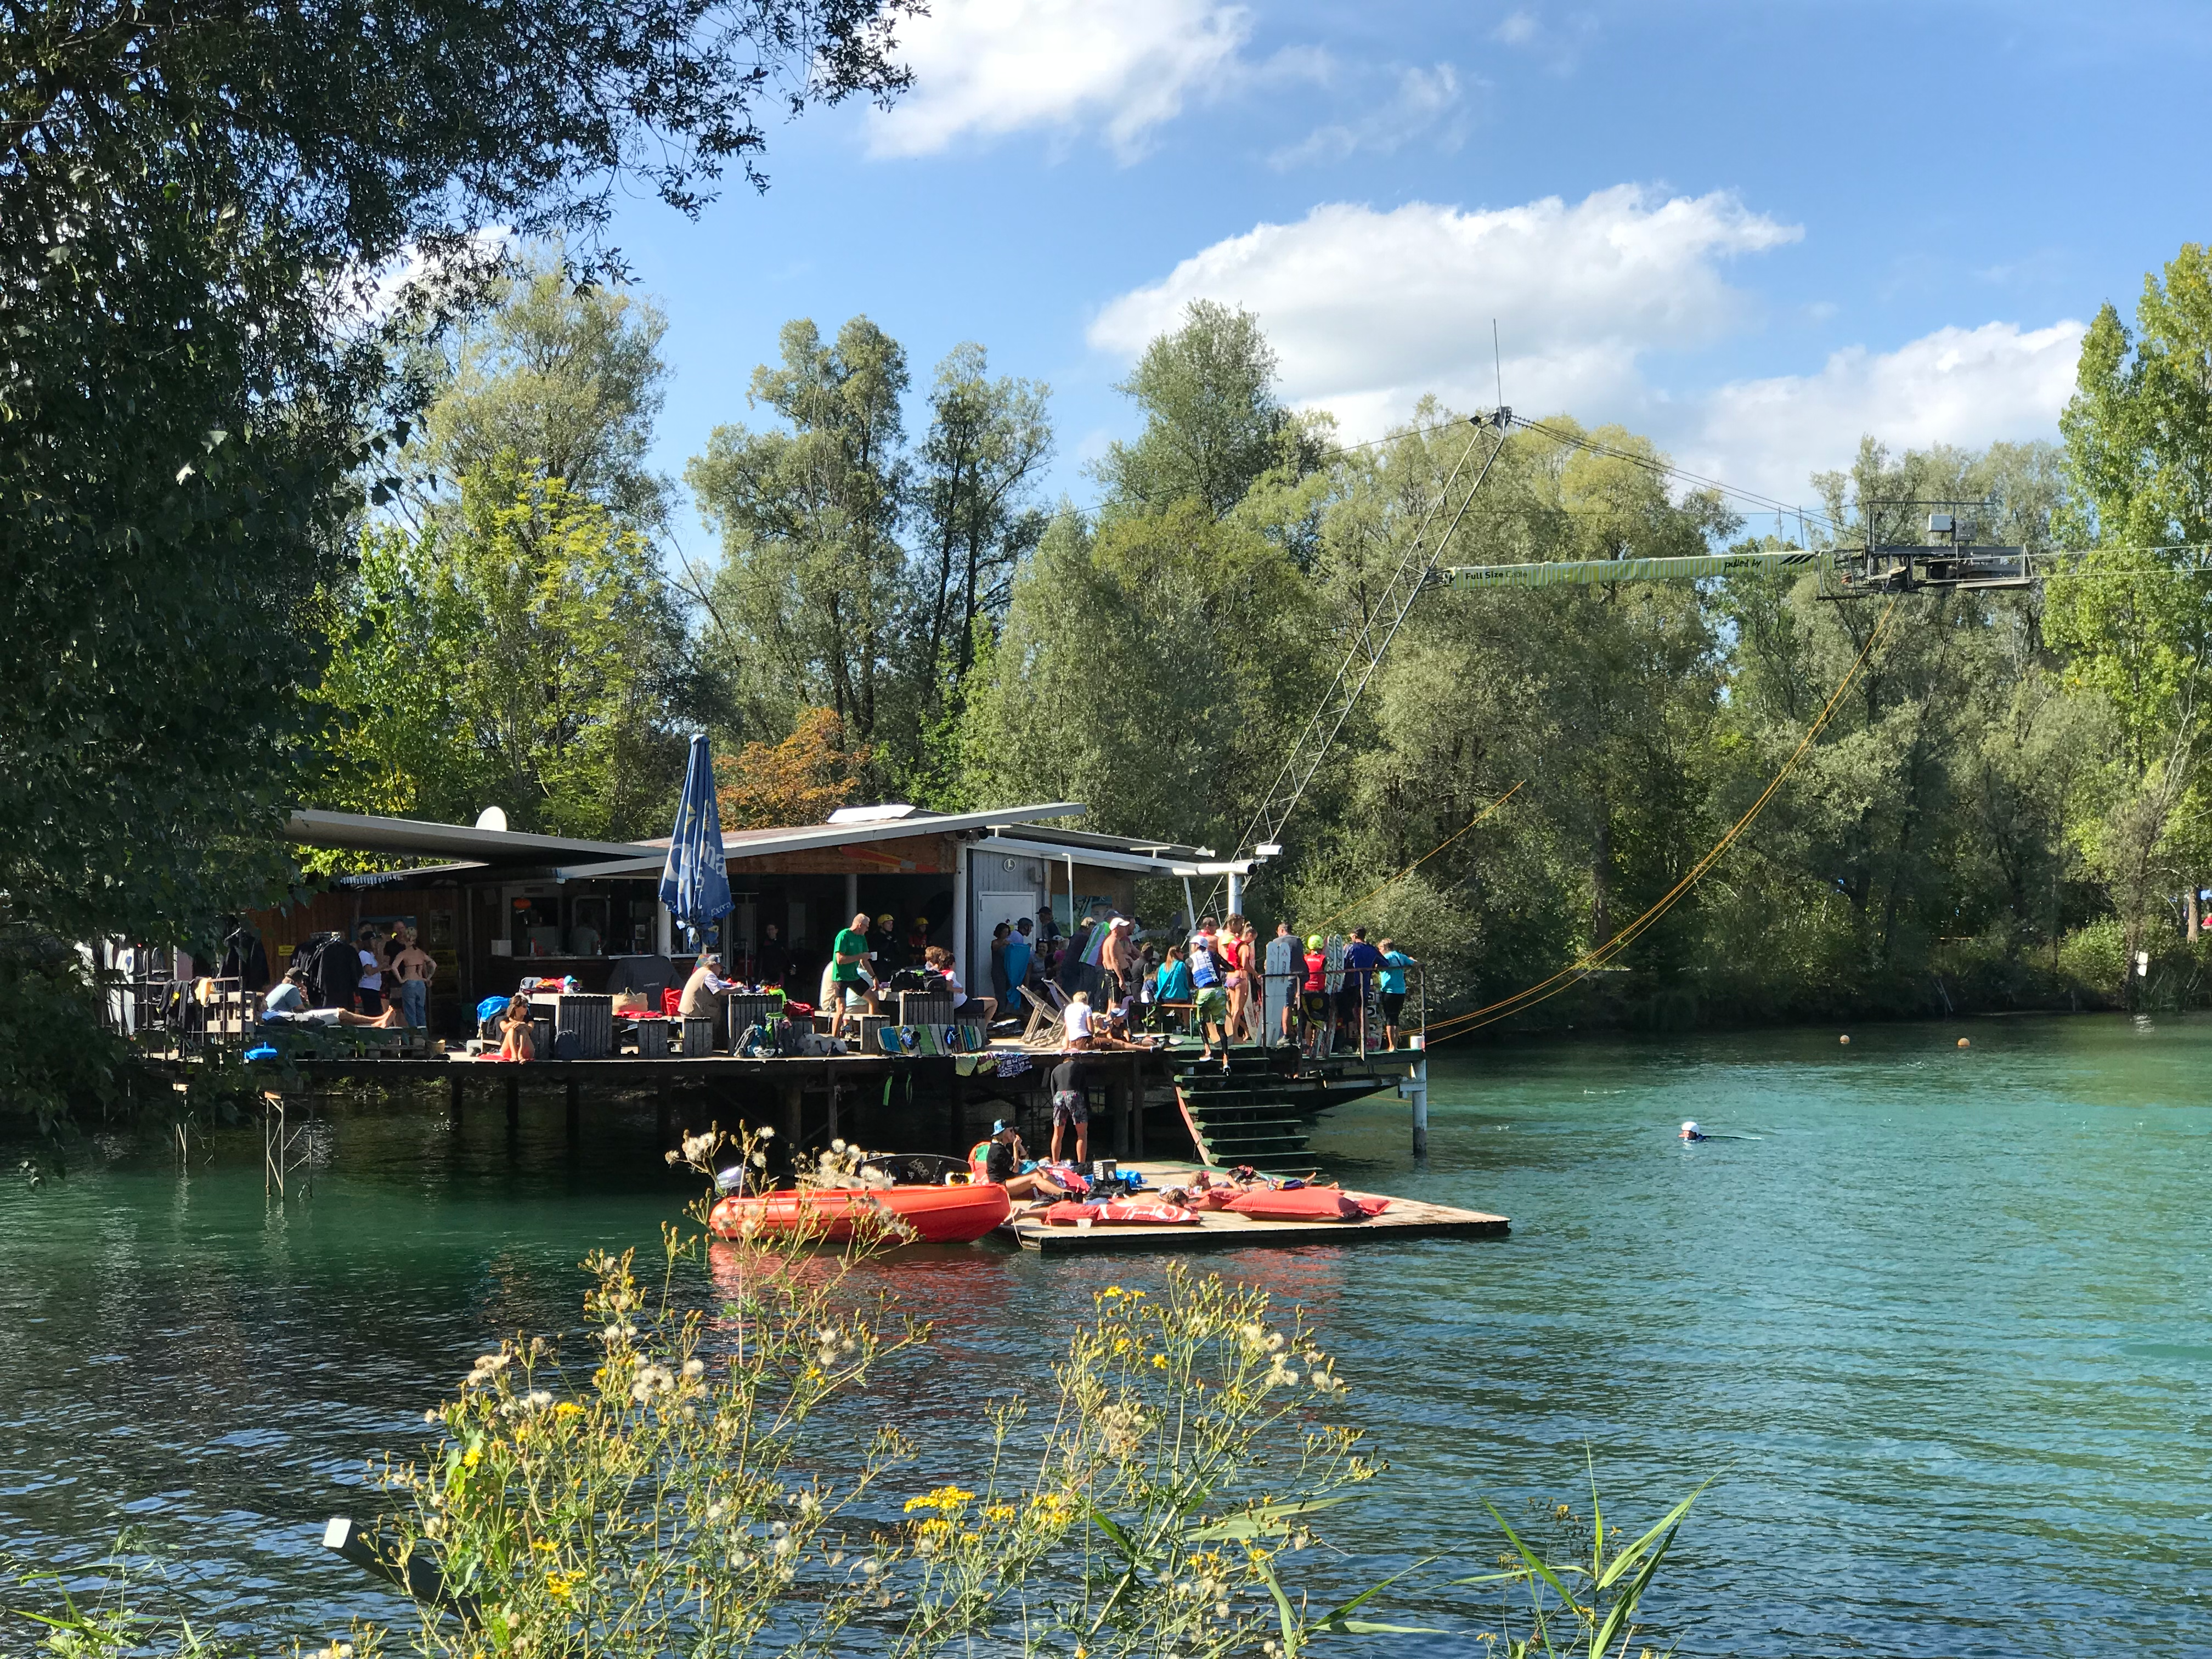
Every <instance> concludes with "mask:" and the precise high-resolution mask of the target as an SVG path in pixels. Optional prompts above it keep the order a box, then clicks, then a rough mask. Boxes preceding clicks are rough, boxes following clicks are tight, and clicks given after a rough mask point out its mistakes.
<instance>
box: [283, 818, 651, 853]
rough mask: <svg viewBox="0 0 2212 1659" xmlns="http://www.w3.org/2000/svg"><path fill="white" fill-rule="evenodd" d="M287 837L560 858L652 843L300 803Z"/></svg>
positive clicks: (315, 843) (375, 849)
mask: <svg viewBox="0 0 2212 1659" xmlns="http://www.w3.org/2000/svg"><path fill="white" fill-rule="evenodd" d="M284 835H285V837H286V839H288V840H290V841H295V842H301V844H303V845H306V846H310V847H343V848H350V849H352V850H354V851H357V852H365V853H386V852H404V851H410V850H412V851H417V852H427V853H447V854H459V855H460V856H462V857H464V858H474V857H480V856H482V855H483V854H488V853H499V852H507V853H538V854H551V855H553V856H556V857H574V856H576V855H579V854H581V855H585V856H589V855H592V854H603V855H604V856H605V857H607V858H609V859H623V860H627V859H634V858H636V857H637V856H638V855H640V854H645V853H650V852H652V850H653V849H652V848H649V847H646V846H643V845H641V844H640V843H639V842H629V841H622V842H613V841H585V840H581V839H579V838H577V837H574V836H535V835H527V834H525V833H523V832H522V831H520V830H516V829H477V828H476V826H475V825H473V824H465V823H435V822H433V821H431V820H430V819H428V818H394V817H378V816H376V815H374V814H372V813H367V812H331V811H324V810H322V809H321V808H319V807H296V808H295V809H294V810H293V812H292V816H291V817H290V819H289V821H288V822H287V823H285V826H284Z"/></svg>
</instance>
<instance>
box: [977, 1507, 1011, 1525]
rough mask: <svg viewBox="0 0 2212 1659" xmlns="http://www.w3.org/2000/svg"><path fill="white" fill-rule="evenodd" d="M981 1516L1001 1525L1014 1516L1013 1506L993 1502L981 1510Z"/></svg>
mask: <svg viewBox="0 0 2212 1659" xmlns="http://www.w3.org/2000/svg"><path fill="white" fill-rule="evenodd" d="M983 1518H984V1519H985V1520H986V1521H996V1522H1000V1524H1001V1525H1003V1524H1005V1523H1006V1522H1009V1521H1011V1520H1012V1519H1013V1518H1014V1506H1013V1505H1012V1504H992V1505H991V1507H990V1508H988V1509H987V1510H984V1511H983Z"/></svg>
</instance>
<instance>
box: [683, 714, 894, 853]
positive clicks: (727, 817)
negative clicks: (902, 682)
mask: <svg viewBox="0 0 2212 1659" xmlns="http://www.w3.org/2000/svg"><path fill="white" fill-rule="evenodd" d="M868 758H869V756H868V751H867V750H866V749H865V748H862V749H848V748H847V747H846V745H845V726H844V722H843V721H842V720H839V719H838V718H837V711H836V709H834V708H803V709H801V710H799V721H798V724H797V725H795V726H793V728H792V732H791V735H790V736H789V737H787V738H785V739H784V740H783V741H782V742H781V743H762V742H760V741H758V740H757V739H756V740H755V741H753V742H750V743H748V744H745V746H744V748H743V749H741V750H738V752H737V754H736V755H734V756H732V757H727V758H726V759H724V760H723V761H722V762H720V763H719V764H718V765H717V766H716V768H715V780H716V781H715V788H714V798H715V803H716V805H718V806H719V808H720V811H721V817H722V824H723V827H724V828H725V829H773V828H776V827H779V826H783V825H788V824H793V823H823V822H824V821H825V820H827V819H828V817H829V815H830V813H832V812H834V811H836V810H837V809H838V808H839V807H841V806H847V805H851V804H852V801H853V798H854V795H855V794H856V793H859V790H860V779H861V775H862V774H863V773H864V772H865V771H866V768H867V764H868Z"/></svg>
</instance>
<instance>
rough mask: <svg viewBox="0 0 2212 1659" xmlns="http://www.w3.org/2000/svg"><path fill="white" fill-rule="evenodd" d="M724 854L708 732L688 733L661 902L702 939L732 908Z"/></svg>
mask: <svg viewBox="0 0 2212 1659" xmlns="http://www.w3.org/2000/svg"><path fill="white" fill-rule="evenodd" d="M723 860H724V854H723V852H722V814H721V809H720V808H719V807H718V806H716V805H715V804H714V757H713V756H711V755H710V754H708V752H707V734H706V733H705V732H698V733H696V735H695V736H694V737H693V738H692V739H691V762H690V765H688V766H687V767H685V768H684V794H683V797H682V798H681V799H679V800H678V802H677V805H676V829H675V833H674V834H673V835H672V836H670V837H669V842H668V862H667V864H666V866H664V867H663V868H662V870H661V872H660V902H662V903H663V904H665V905H666V906H667V907H668V910H669V914H670V915H672V916H674V917H675V918H676V920H677V921H680V922H682V923H683V924H684V926H685V927H688V928H690V930H691V932H692V933H693V934H694V935H696V936H697V937H698V938H700V939H703V938H704V937H705V934H706V932H707V930H708V928H709V927H713V926H714V924H715V923H716V922H718V921H720V920H721V919H722V918H723V917H724V916H726V915H729V914H730V912H731V910H732V908H735V907H734V906H733V904H732V902H731V899H730V872H729V866H727V865H726V863H725V862H724V861H723Z"/></svg>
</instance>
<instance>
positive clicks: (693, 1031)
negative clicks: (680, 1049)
mask: <svg viewBox="0 0 2212 1659" xmlns="http://www.w3.org/2000/svg"><path fill="white" fill-rule="evenodd" d="M714 1024H715V1022H714V1016H713V1015H711V1014H688V1015H686V1016H685V1017H684V1059H686V1060H696V1059H698V1058H699V1057H700V1056H701V1055H702V1054H713V1053H714Z"/></svg>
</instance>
